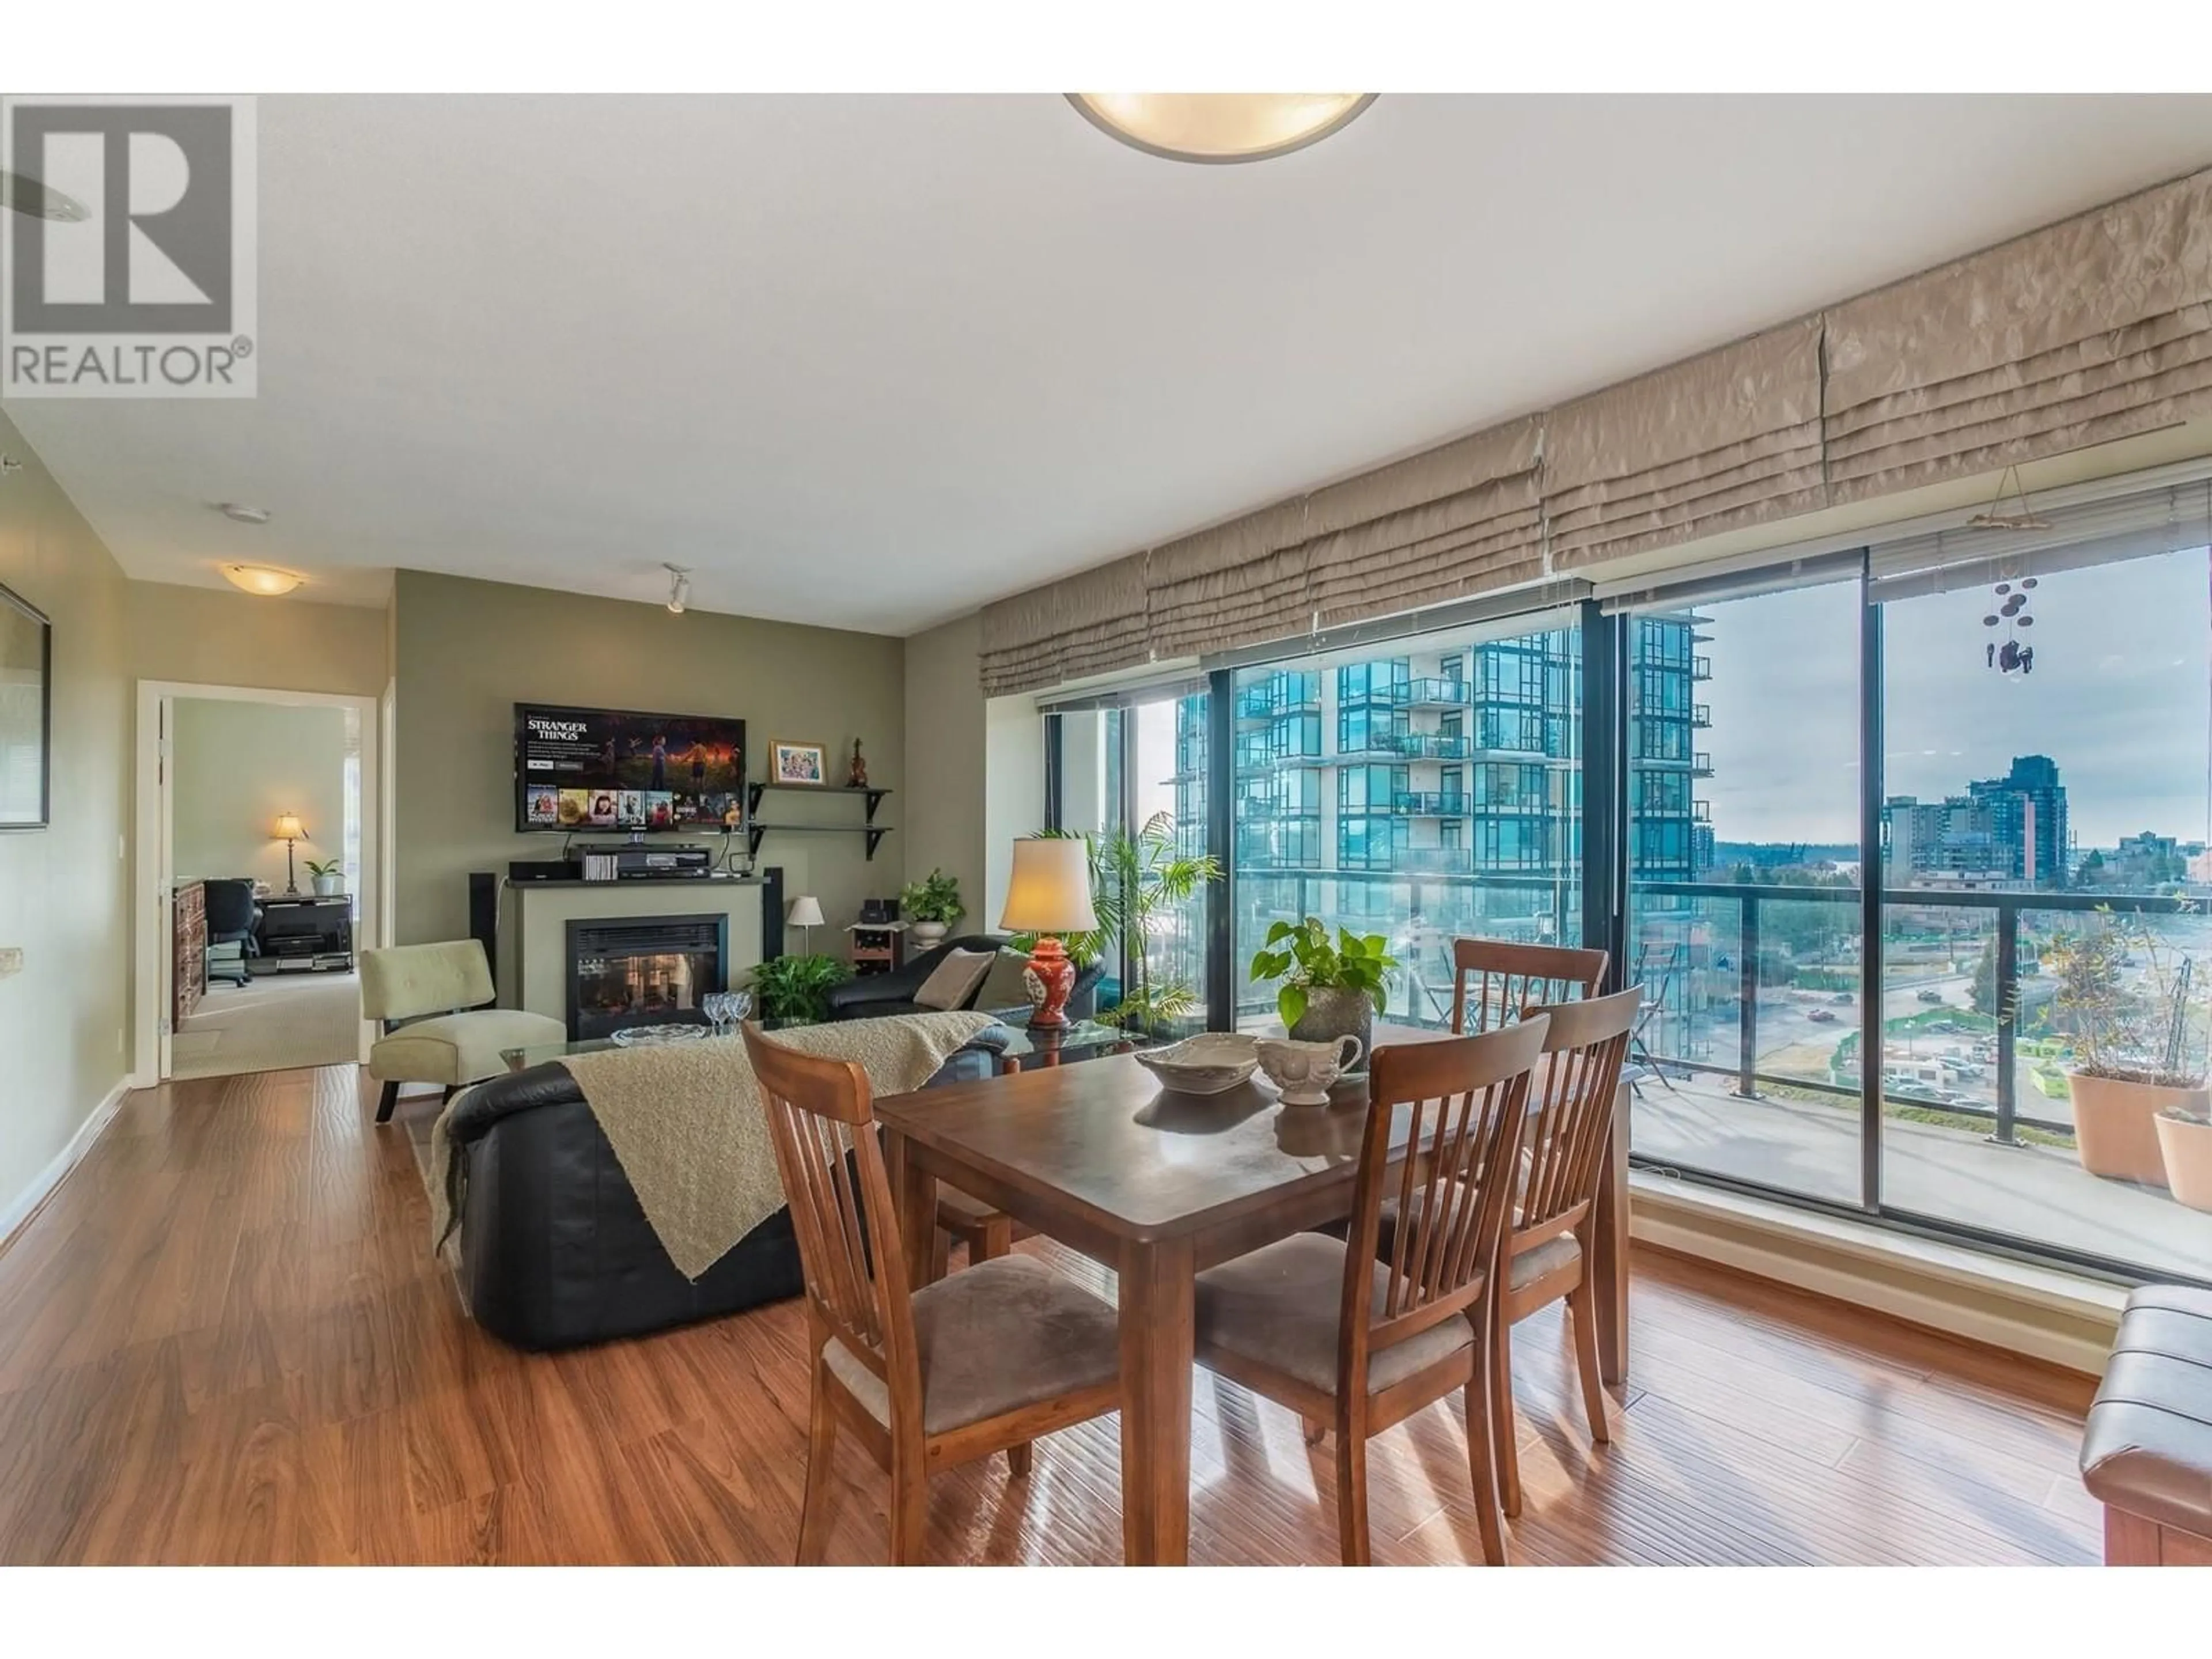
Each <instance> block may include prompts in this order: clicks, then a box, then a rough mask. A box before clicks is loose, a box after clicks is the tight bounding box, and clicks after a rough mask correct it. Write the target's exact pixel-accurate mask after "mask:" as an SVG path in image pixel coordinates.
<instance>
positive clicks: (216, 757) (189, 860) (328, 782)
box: [169, 697, 351, 893]
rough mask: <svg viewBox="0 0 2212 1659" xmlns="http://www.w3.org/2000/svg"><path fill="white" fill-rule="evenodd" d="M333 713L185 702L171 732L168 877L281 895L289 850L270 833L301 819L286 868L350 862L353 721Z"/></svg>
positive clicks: (304, 707)
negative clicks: (231, 879) (232, 881)
mask: <svg viewBox="0 0 2212 1659" xmlns="http://www.w3.org/2000/svg"><path fill="white" fill-rule="evenodd" d="M350 713H351V711H350V710H349V709H345V708H338V707H336V706H334V705H331V704H329V703H316V704H306V703H276V702H236V701H234V700H233V699H230V698H228V697H179V698H178V699H177V700H176V708H175V714H174V724H173V726H172V727H171V730H170V749H169V753H170V766H171V768H172V770H171V772H170V774H169V784H170V787H169V826H170V827H169V836H170V854H171V856H170V867H171V868H172V869H173V870H174V871H175V872H176V876H177V879H178V880H179V881H191V880H193V879H195V878H201V877H207V876H216V877H223V876H252V877H254V878H258V879H259V880H262V881H265V882H267V883H268V884H270V886H271V887H272V888H274V889H275V890H276V891H277V892H280V893H281V892H283V890H284V886H285V881H286V871H287V867H288V866H287V863H286V860H285V856H284V854H285V848H284V843H283V842H281V841H272V840H271V839H270V834H269V832H270V829H271V827H272V826H274V824H275V823H276V818H277V815H278V814H279V813H283V812H296V813H298V814H299V816H300V822H301V827H302V828H303V829H306V830H307V839H306V840H304V841H302V842H300V844H299V845H298V846H297V847H296V848H293V849H292V852H293V857H292V859H291V861H290V866H289V867H290V868H291V869H292V870H295V871H296V872H297V873H298V880H299V884H300V890H301V892H303V893H304V892H307V890H309V878H308V875H307V860H309V859H313V860H317V861H319V862H320V861H323V860H330V859H336V858H343V857H344V856H345V768H346V748H347V738H346V720H347V717H348V715H349V714H350Z"/></svg>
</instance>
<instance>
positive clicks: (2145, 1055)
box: [2044, 913, 2212, 1187]
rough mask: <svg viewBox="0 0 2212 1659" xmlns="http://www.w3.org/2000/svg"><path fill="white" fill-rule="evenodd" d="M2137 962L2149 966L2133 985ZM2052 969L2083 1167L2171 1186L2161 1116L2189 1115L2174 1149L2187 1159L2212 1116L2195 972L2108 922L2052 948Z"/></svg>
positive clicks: (2048, 955)
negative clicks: (2200, 1126) (2199, 1124)
mask: <svg viewBox="0 0 2212 1659" xmlns="http://www.w3.org/2000/svg"><path fill="white" fill-rule="evenodd" d="M2138 954H2140V956H2141V957H2142V961H2143V962H2144V963H2146V964H2147V966H2146V967H2145V968H2144V969H2142V971H2141V972H2139V973H2136V974H2134V975H2130V973H2129V971H2128V967H2129V963H2130V959H2131V958H2133V957H2136V956H2137V955H2138ZM2044 963H2045V966H2046V968H2048V969H2051V970H2052V971H2053V972H2054V973H2055V975H2056V982H2057V991H2056V993H2055V994H2054V995H2053V997H2052V999H2051V1008H2052V1011H2053V1013H2054V1015H2055V1016H2056V1018H2057V1023H2058V1024H2060V1025H2061V1027H2062V1029H2063V1030H2065V1031H2066V1032H2067V1034H2068V1035H2069V1036H2071V1038H2072V1039H2073V1042H2074V1063H2073V1064H2072V1065H2071V1066H2069V1068H2068V1071H2067V1080H2068V1085H2069V1094H2070V1095H2071V1097H2072V1098H2073V1103H2074V1142H2075V1155H2076V1156H2077V1157H2078V1158H2080V1159H2081V1167H2082V1168H2083V1169H2085V1170H2088V1171H2089V1173H2090V1174H2092V1175H2095V1176H2105V1177H2106V1178H2107V1179H2109V1180H2115V1181H2134V1182H2142V1183H2143V1184H2144V1185H2147V1186H2154V1187H2164V1186H2166V1185H2167V1184H2168V1182H2167V1169H2166V1153H2165V1150H2164V1148H2163V1146H2161V1144H2160V1143H2161V1141H2162V1140H2163V1139H2165V1138H2166V1137H2165V1134H2164V1133H2163V1132H2162V1130H2161V1128H2160V1114H2162V1113H2166V1112H2177V1111H2178V1112H2179V1113H2180V1114H2182V1119H2181V1121H2180V1123H2179V1125H2178V1133H2177V1135H2176V1139H2177V1142H2178V1144H2180V1145H2182V1146H2183V1147H2184V1150H2185V1151H2186V1150H2187V1148H2188V1146H2190V1145H2191V1143H2190V1141H2189V1139H2188V1136H2187V1131H2188V1130H2189V1129H2190V1128H2191V1127H2195V1125H2194V1123H2193V1122H2191V1120H2192V1119H2202V1118H2203V1117H2204V1116H2205V1115H2207V1110H2208V1107H2212V1092H2208V1091H2207V1090H2206V1088H2205V1047H2204V1042H2205V1027H2206V1022H2205V1008H2204V1006H2203V994H2202V992H2201V991H2199V990H2198V989H2197V988H2196V975H2195V972H2194V964H2193V963H2191V960H2190V958H2188V957H2181V958H2179V960H2178V961H2177V960H2176V959H2175V957H2174V956H2173V954H2172V951H2171V950H2170V949H2169V948H2167V947H2166V945H2164V944H2163V942H2162V941H2161V940H2160V939H2159V937H2158V935H2157V934H2156V933H2154V932H2152V931H2151V930H2150V929H2148V928H2147V927H2143V926H2142V924H2141V923H2140V922H2137V921H2132V920H2124V919H2120V918H2117V917H2113V916H2112V915H2109V913H2100V916H2099V918H2098V921H2097V924H2096V925H2093V926H2091V927H2085V928H2084V929H2083V930H2082V931H2081V932H2080V933H2070V934H2062V935H2061V936H2059V937H2058V938H2057V939H2054V940H2053V941H2052V943H2051V946H2050V948H2049V949H2047V950H2046V951H2045V952H2044ZM2192 1185H2193V1182H2192Z"/></svg>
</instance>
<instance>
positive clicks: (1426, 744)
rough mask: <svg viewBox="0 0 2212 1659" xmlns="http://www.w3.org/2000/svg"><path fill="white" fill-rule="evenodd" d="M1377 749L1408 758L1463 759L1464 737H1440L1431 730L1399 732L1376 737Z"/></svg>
mask: <svg viewBox="0 0 2212 1659" xmlns="http://www.w3.org/2000/svg"><path fill="white" fill-rule="evenodd" d="M1375 746H1376V748H1377V749H1380V750H1383V751H1384V752H1386V753H1389V754H1393V755H1402V756H1404V757H1406V758H1407V759H1408V760H1465V759H1466V758H1467V757H1468V746H1467V739H1466V738H1446V737H1440V736H1438V735H1437V733H1435V732H1394V733H1390V734H1389V735H1385V736H1381V737H1378V738H1376V745H1375Z"/></svg>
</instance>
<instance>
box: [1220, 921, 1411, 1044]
mask: <svg viewBox="0 0 2212 1659" xmlns="http://www.w3.org/2000/svg"><path fill="white" fill-rule="evenodd" d="M1397 966H1398V959H1397V957H1394V956H1392V955H1391V954H1390V952H1389V941H1388V940H1386V939H1384V938H1383V936H1382V935H1381V934H1380V933H1366V934H1360V933H1353V932H1352V930H1351V929H1350V928H1348V927H1340V928H1338V929H1337V930H1336V937H1335V938H1334V939H1331V938H1330V937H1329V931H1328V923H1327V922H1325V921H1322V919H1321V918H1320V917H1319V916H1308V917H1307V918H1306V919H1305V920H1304V921H1279V922H1277V923H1276V924H1275V925H1274V926H1273V927H1270V928H1269V929H1268V930H1267V939H1266V941H1265V942H1264V943H1263V944H1262V945H1261V947H1260V949H1259V951H1257V952H1256V953H1255V954H1254V956H1253V957H1252V980H1253V982H1254V983H1255V984H1258V983H1261V982H1264V981H1268V980H1276V979H1279V980H1281V981H1283V985H1282V988H1281V989H1280V990H1279V991H1277V992H1276V993H1275V1012H1277V1013H1278V1014H1280V1015H1281V1016H1282V1019H1283V1029H1284V1030H1286V1031H1288V1032H1289V1033H1290V1036H1291V1041H1292V1042H1333V1041H1334V1040H1335V1039H1336V1038H1338V1037H1340V1036H1356V1037H1358V1039H1359V1048H1360V1052H1361V1053H1362V1054H1366V1053H1369V1052H1370V1051H1371V1050H1372V1048H1373V1046H1374V1035H1375V1016H1376V1014H1378V1013H1383V1012H1387V1009H1388V1001H1387V999H1388V996H1389V986H1388V982H1387V981H1386V979H1385V977H1384V976H1385V975H1388V974H1389V972H1390V971H1391V970H1392V969H1395V968H1396V967H1397Z"/></svg>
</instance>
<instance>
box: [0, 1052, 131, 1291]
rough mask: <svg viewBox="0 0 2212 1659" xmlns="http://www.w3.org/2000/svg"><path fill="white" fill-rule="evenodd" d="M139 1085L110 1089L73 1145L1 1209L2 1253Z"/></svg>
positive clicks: (78, 1131)
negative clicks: (126, 1097) (127, 1096)
mask: <svg viewBox="0 0 2212 1659" xmlns="http://www.w3.org/2000/svg"><path fill="white" fill-rule="evenodd" d="M135 1086H136V1085H134V1084H133V1083H132V1082H131V1079H129V1078H127V1077H126V1078H125V1079H123V1080H122V1081H121V1082H119V1083H118V1084H117V1085H115V1086H114V1087H113V1088H112V1089H110V1090H109V1091H107V1096H106V1098H105V1099H104V1100H102V1101H101V1102H100V1104H99V1105H97V1106H95V1107H94V1108H93V1109H92V1115H91V1116H89V1117H88V1118H86V1119H85V1121H83V1122H82V1123H80V1124H78V1125H77V1129H76V1133H75V1134H73V1135H71V1136H70V1143H69V1145H68V1146H64V1147H63V1148H62V1149H61V1151H60V1152H58V1153H57V1154H56V1155H55V1157H54V1161H53V1162H52V1163H51V1164H47V1165H46V1168H45V1169H43V1170H40V1171H39V1173H38V1175H37V1176H36V1177H35V1178H34V1179H33V1181H32V1182H31V1184H30V1185H29V1186H28V1187H27V1188H24V1189H23V1190H22V1191H21V1192H20V1193H18V1194H16V1195H15V1198H14V1199H13V1200H10V1201H9V1205H8V1207H7V1208H6V1209H4V1210H0V1250H4V1249H7V1248H8V1246H9V1243H10V1242H12V1241H13V1240H14V1238H15V1234H16V1232H17V1231H18V1230H19V1229H21V1226H22V1225H23V1224H24V1223H25V1222H27V1221H28V1220H29V1219H30V1218H32V1217H33V1215H35V1214H37V1213H38V1209H39V1206H40V1205H41V1204H44V1203H45V1202H46V1200H47V1198H48V1197H49V1196H51V1195H52V1192H53V1190H54V1188H57V1187H58V1186H60V1185H61V1184H62V1181H63V1179H64V1177H65V1176H67V1175H68V1174H69V1172H70V1170H74V1169H75V1168H76V1166H77V1162H78V1160H79V1159H81V1158H83V1156H84V1155H85V1154H86V1153H87V1152H90V1151H91V1150H92V1143H93V1142H94V1141H95V1140H97V1139H100V1131H101V1130H102V1129H105V1128H106V1127H107V1126H108V1124H109V1123H110V1122H112V1121H113V1120H114V1117H115V1114H116V1112H117V1111H118V1109H121V1107H122V1105H123V1097H124V1096H125V1095H127V1094H129V1093H130V1092H131V1090H132V1088H133V1087H135Z"/></svg>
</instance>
